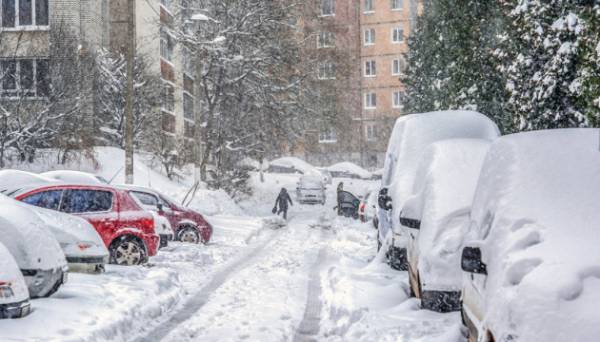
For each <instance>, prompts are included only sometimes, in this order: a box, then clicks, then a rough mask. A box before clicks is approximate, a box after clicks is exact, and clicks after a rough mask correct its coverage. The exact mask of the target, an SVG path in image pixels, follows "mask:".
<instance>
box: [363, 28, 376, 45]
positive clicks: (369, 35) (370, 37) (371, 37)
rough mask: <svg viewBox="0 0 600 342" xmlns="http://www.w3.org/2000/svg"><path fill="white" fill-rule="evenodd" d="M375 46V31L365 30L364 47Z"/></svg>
mask: <svg viewBox="0 0 600 342" xmlns="http://www.w3.org/2000/svg"><path fill="white" fill-rule="evenodd" d="M373 44H375V29H372V28H370V29H366V30H365V45H373Z"/></svg>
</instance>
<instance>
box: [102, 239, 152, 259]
mask: <svg viewBox="0 0 600 342" xmlns="http://www.w3.org/2000/svg"><path fill="white" fill-rule="evenodd" d="M108 250H109V252H110V263H111V264H116V265H121V266H135V265H141V264H143V263H144V262H146V261H147V260H148V255H147V253H146V246H145V245H144V243H143V242H142V241H140V240H139V239H138V238H136V237H133V236H122V237H120V238H118V239H116V240H114V241H113V242H112V243H111V244H110V248H109V249H108Z"/></svg>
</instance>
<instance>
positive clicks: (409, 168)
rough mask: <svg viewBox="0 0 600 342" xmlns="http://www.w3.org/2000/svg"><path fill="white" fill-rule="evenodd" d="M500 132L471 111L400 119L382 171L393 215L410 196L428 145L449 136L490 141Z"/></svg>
mask: <svg viewBox="0 0 600 342" xmlns="http://www.w3.org/2000/svg"><path fill="white" fill-rule="evenodd" d="M499 135H500V131H499V130H498V126H496V124H495V123H494V122H493V121H491V120H490V119H489V118H488V117H486V116H485V115H483V114H481V113H477V112H472V111H441V112H432V113H423V114H411V115H408V116H406V117H402V118H400V119H399V120H398V122H397V123H396V126H395V127H394V132H393V139H396V140H397V141H395V142H391V141H390V145H392V147H394V148H395V150H396V152H394V153H392V155H390V156H388V157H386V163H387V164H386V167H391V168H392V169H391V170H386V171H385V172H384V180H383V184H384V185H387V186H389V194H390V195H391V197H392V201H393V204H392V208H393V211H394V214H393V216H392V217H399V215H400V210H401V209H402V206H403V203H404V201H405V200H406V199H407V198H408V196H410V195H411V193H412V190H413V184H414V183H413V182H414V180H415V177H416V172H417V167H418V162H419V159H420V158H421V156H422V154H423V152H424V151H425V150H426V149H427V147H429V145H431V144H432V143H434V142H437V141H442V140H448V139H483V140H488V141H493V140H494V139H496V138H497V137H498V136H499ZM388 158H389V159H390V160H389V161H388ZM386 182H387V183H386ZM393 224H394V227H397V226H399V225H400V223H399V221H398V220H397V219H396V220H393Z"/></svg>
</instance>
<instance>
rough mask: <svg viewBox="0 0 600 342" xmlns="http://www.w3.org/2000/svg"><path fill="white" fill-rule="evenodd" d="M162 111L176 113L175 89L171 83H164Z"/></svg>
mask: <svg viewBox="0 0 600 342" xmlns="http://www.w3.org/2000/svg"><path fill="white" fill-rule="evenodd" d="M162 109H163V110H164V111H166V112H169V113H173V112H174V111H175V88H174V87H173V86H172V85H170V84H169V83H166V82H165V83H163V91H162Z"/></svg>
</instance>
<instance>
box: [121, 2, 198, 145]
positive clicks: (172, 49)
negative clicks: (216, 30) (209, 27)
mask: <svg viewBox="0 0 600 342" xmlns="http://www.w3.org/2000/svg"><path fill="white" fill-rule="evenodd" d="M190 3H191V1H190V0H136V44H137V45H136V48H137V53H138V55H141V56H143V57H144V59H145V61H146V66H147V68H148V69H147V70H146V71H147V72H149V73H151V74H153V75H160V78H161V80H162V91H161V101H160V102H161V108H160V110H161V113H162V129H163V132H164V134H165V135H166V136H167V137H170V138H172V140H173V141H174V142H176V145H178V146H182V145H181V144H182V143H183V145H184V146H185V145H187V147H191V144H192V139H193V138H194V124H195V120H194V117H195V116H194V105H195V103H194V102H195V99H194V81H195V80H194V72H193V63H191V58H192V56H191V55H190V53H189V51H188V50H187V49H186V47H185V46H183V45H180V44H177V35H178V31H177V30H179V29H180V27H181V25H179V24H180V23H181V22H182V21H184V20H186V19H189V17H190V15H191V13H189V12H188V11H189V8H190V6H189V4H190ZM110 18H111V19H110V20H111V23H110V32H111V33H110V37H111V38H110V44H109V45H110V47H111V49H112V51H119V52H122V53H124V52H125V51H126V50H125V48H126V39H127V36H126V33H127V0H111V4H110ZM183 150H184V151H191V150H192V149H191V148H185V149H183Z"/></svg>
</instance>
